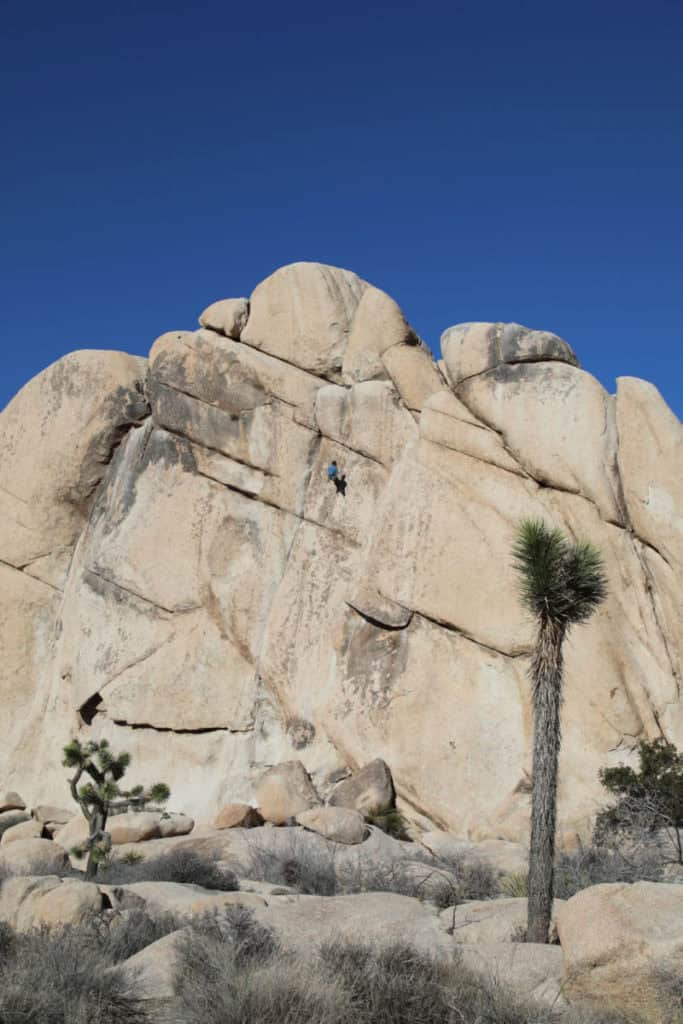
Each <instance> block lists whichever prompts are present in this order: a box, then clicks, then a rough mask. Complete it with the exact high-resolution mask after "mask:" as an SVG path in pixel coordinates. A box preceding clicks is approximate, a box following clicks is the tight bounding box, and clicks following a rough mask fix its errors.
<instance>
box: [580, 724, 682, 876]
mask: <svg viewBox="0 0 683 1024" xmlns="http://www.w3.org/2000/svg"><path fill="white" fill-rule="evenodd" d="M638 760H639V762H640V766H639V770H638V771H636V770H635V769H633V768H630V767H628V766H627V765H623V764H620V765H618V766H617V767H616V768H603V769H602V770H601V772H600V781H601V782H602V784H603V786H604V787H605V789H607V790H608V791H609V792H610V793H613V794H614V795H615V796H617V797H618V798H619V799H618V800H617V802H616V803H615V804H613V805H612V806H611V807H608V808H606V810H604V811H601V812H600V814H599V815H598V818H597V821H596V826H595V834H596V838H597V839H602V840H604V839H606V838H607V836H609V835H610V834H614V835H619V834H623V835H628V834H631V835H633V836H637V835H638V834H639V833H640V834H641V835H644V834H647V833H654V832H656V831H658V830H660V829H661V830H662V831H664V832H666V833H667V835H668V836H669V838H670V839H671V842H672V843H673V847H674V850H675V855H676V862H677V863H678V864H683V752H682V751H679V750H677V749H676V747H675V746H674V745H673V743H669V742H668V740H665V739H664V738H663V737H661V736H659V737H657V739H655V740H651V741H650V742H648V741H647V740H644V741H642V742H641V743H639V744H638Z"/></svg>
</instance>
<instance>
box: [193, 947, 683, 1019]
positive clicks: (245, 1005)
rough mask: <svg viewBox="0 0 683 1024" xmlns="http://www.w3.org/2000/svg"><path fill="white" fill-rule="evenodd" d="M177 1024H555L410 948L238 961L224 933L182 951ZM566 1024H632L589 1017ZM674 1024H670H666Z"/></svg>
mask: <svg viewBox="0 0 683 1024" xmlns="http://www.w3.org/2000/svg"><path fill="white" fill-rule="evenodd" d="M178 954H179V972H178V980H177V982H176V992H177V1000H176V1004H175V1008H174V1017H173V1021H174V1024H227V1022H229V1021H230V1022H232V1021H234V1022H239V1024H556V1022H557V1021H558V1017H557V1016H556V1015H555V1014H554V1013H553V1011H552V1010H549V1009H544V1008H540V1007H538V1006H534V1007H529V1006H528V1005H525V1004H523V1003H521V1002H519V1001H518V1000H517V999H516V998H515V997H514V995H512V994H511V993H510V992H509V991H508V990H507V989H506V988H505V987H504V986H502V985H499V984H497V983H495V982H493V981H489V982H488V983H483V982H482V979H481V978H480V977H478V976H476V975H474V974H472V973H471V972H470V971H468V970H467V969H465V968H464V967H463V965H462V964H461V963H460V962H458V961H457V960H456V961H455V962H453V963H443V962H439V961H436V960H434V959H432V958H431V957H429V956H426V955H424V954H422V953H419V952H417V951H416V950H414V949H413V948H412V947H410V946H408V945H405V944H403V943H398V942H397V943H394V944H391V945H389V946H387V947H385V948H382V949H376V948H374V947H371V946H366V945H364V944H360V943H355V942H349V941H345V940H336V941H334V942H330V943H327V944H325V945H323V947H322V948H321V950H320V953H319V956H318V957H313V958H312V957H311V956H307V957H305V958H304V957H299V956H295V955H292V954H290V955H288V956H282V955H279V956H273V955H270V956H268V957H267V958H266V959H265V961H264V960H263V959H257V960H243V961H242V962H241V963H240V962H239V960H238V959H237V957H236V947H235V945H234V944H233V943H231V942H226V941H225V939H224V938H223V936H222V934H221V932H220V930H219V931H218V932H217V933H212V932H211V930H204V931H202V930H199V931H193V932H188V934H187V935H186V936H184V938H183V940H182V942H181V943H180V945H179V949H178ZM562 1019H563V1022H566V1024H608V1020H609V1022H610V1024H612V1022H614V1024H617V1022H618V1024H626V1022H624V1021H622V1020H619V1019H618V1018H615V1017H610V1018H598V1017H594V1016H592V1015H590V1014H588V1013H584V1012H581V1013H575V1014H572V1013H570V1014H569V1016H568V1017H564V1016H563V1018H562ZM630 1024H633V1022H630ZM667 1024H668V1022H667Z"/></svg>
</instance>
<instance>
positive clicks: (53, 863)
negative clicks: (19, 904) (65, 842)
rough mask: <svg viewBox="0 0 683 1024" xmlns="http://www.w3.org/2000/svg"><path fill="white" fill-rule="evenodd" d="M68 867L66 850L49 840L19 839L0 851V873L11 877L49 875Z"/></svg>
mask: <svg viewBox="0 0 683 1024" xmlns="http://www.w3.org/2000/svg"><path fill="white" fill-rule="evenodd" d="M68 867H69V857H68V854H67V852H66V850H65V849H63V847H61V846H59V844H58V843H54V842H52V840H50V839H21V840H19V841H17V842H15V843H8V844H7V845H6V846H3V847H2V849H1V850H0V872H2V871H5V872H7V873H8V874H11V875H31V874H38V873H39V874H43V875H49V874H55V873H59V872H62V871H65V870H67V869H68Z"/></svg>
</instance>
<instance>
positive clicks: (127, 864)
mask: <svg viewBox="0 0 683 1024" xmlns="http://www.w3.org/2000/svg"><path fill="white" fill-rule="evenodd" d="M98 881H99V882H106V883H108V884H110V885H112V884H113V885H126V884H127V885H130V884H131V883H133V882H186V883H190V884H192V885H201V886H202V887H203V888H204V889H219V890H221V891H223V892H234V891H235V890H237V889H239V882H238V880H237V876H236V875H235V874H234V872H233V871H230V870H229V869H228V868H224V867H222V866H221V865H220V864H219V863H218V862H217V861H216V860H215V859H214V858H212V857H208V856H206V855H205V854H199V853H197V852H196V851H194V850H191V849H187V848H183V847H178V848H176V849H171V850H170V851H169V852H168V853H164V854H161V855H160V856H158V857H153V858H152V857H150V858H148V859H147V858H145V859H139V860H133V861H131V860H130V859H128V860H125V861H124V860H115V861H112V862H111V863H110V864H106V865H105V866H104V867H103V868H101V869H100V871H99V872H98Z"/></svg>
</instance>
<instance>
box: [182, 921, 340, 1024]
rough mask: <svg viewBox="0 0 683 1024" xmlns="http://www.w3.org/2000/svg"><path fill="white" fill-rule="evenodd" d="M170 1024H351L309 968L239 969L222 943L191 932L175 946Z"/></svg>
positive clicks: (335, 991)
mask: <svg viewBox="0 0 683 1024" xmlns="http://www.w3.org/2000/svg"><path fill="white" fill-rule="evenodd" d="M179 956H180V964H181V966H180V970H179V972H178V978H177V981H176V1000H175V1006H174V1009H175V1014H174V1017H173V1022H174V1024H227V1022H229V1021H230V1022H232V1021H234V1022H239V1024H352V1019H351V1017H350V1015H349V1013H348V1010H347V1008H346V1007H345V1005H344V992H343V990H342V988H341V986H339V985H338V984H337V983H336V982H335V981H334V980H330V979H328V978H327V977H322V976H321V974H320V972H318V971H316V970H315V969H313V968H312V967H311V965H310V964H304V963H302V962H293V961H291V960H285V959H282V960H277V961H271V962H268V963H266V964H262V965H259V966H255V967H254V966H250V967H246V968H242V969H239V968H238V967H237V965H236V963H235V959H234V951H233V949H232V947H231V946H230V945H229V944H227V943H225V942H218V941H216V940H215V939H213V938H212V937H210V936H207V935H204V934H201V933H200V932H199V933H197V932H195V933H194V934H190V935H188V936H187V937H185V939H184V941H183V942H182V943H181V944H180V946H179Z"/></svg>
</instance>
